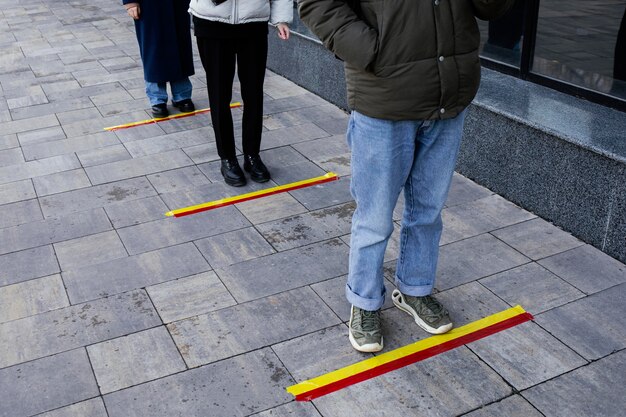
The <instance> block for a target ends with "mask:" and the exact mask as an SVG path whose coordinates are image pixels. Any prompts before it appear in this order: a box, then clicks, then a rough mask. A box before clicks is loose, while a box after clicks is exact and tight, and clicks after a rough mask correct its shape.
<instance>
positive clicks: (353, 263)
mask: <svg viewBox="0 0 626 417" xmlns="http://www.w3.org/2000/svg"><path fill="white" fill-rule="evenodd" d="M464 119H465V111H463V112H462V113H461V114H460V115H458V116H457V117H455V118H453V119H447V120H426V121H423V120H407V121H390V120H381V119H374V118H371V117H368V116H365V115H363V114H360V113H358V112H355V111H353V112H352V115H351V116H350V122H349V125H348V135H347V139H348V146H350V149H351V151H352V157H351V167H352V180H351V184H350V191H351V192H352V196H353V197H354V199H355V200H356V203H357V208H356V211H355V212H354V215H353V217H352V237H351V239H350V265H349V273H348V283H347V285H346V297H347V298H348V301H349V302H350V303H351V304H354V305H355V306H357V307H359V308H362V309H365V310H370V311H373V310H378V309H379V308H381V307H382V305H383V303H384V301H385V286H384V278H383V257H384V254H385V249H386V247H387V241H388V240H389V237H390V236H391V233H392V232H393V219H392V216H393V210H394V208H395V205H396V202H397V201H398V197H399V195H400V191H401V190H402V189H404V197H405V207H404V213H403V216H402V228H401V232H400V253H399V255H398V263H397V268H396V279H395V281H396V286H397V288H398V289H399V290H400V292H402V293H404V294H407V295H413V296H424V295H428V294H430V293H431V292H432V289H433V286H434V283H435V273H436V269H437V259H438V255H439V239H440V237H441V230H442V223H441V210H442V209H443V206H444V204H445V201H446V198H447V195H448V190H449V189H450V183H451V181H452V175H453V173H454V166H455V164H456V158H457V154H458V150H459V145H460V143H461V136H462V134H463V121H464Z"/></svg>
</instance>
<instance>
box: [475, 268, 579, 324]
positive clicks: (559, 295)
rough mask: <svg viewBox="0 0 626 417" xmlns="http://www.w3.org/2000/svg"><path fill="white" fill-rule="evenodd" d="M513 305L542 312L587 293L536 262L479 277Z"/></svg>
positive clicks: (536, 312) (532, 311)
mask: <svg viewBox="0 0 626 417" xmlns="http://www.w3.org/2000/svg"><path fill="white" fill-rule="evenodd" d="M480 283H481V284H482V285H484V286H485V287H487V288H489V289H490V290H491V291H493V292H494V293H495V294H497V295H498V296H499V297H500V298H502V299H503V300H505V301H506V302H507V303H509V304H510V305H512V306H514V305H516V304H520V305H521V306H522V307H524V308H525V309H526V310H527V311H529V312H531V313H532V314H539V313H542V312H544V311H546V310H550V309H552V308H554V307H558V306H561V305H563V304H567V303H569V302H571V301H574V300H576V299H579V298H582V297H584V296H585V294H584V293H582V292H581V291H579V290H577V289H576V288H574V287H572V286H571V285H570V284H568V283H567V282H565V281H563V280H562V279H561V278H559V277H557V276H556V275H554V274H553V273H551V272H550V271H548V270H547V269H545V268H542V267H541V266H540V265H537V264H536V263H532V264H526V265H522V266H520V267H518V268H514V269H511V270H509V271H505V272H501V273H499V274H495V275H492V276H490V277H487V278H484V279H482V280H480Z"/></svg>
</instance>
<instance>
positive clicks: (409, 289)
mask: <svg viewBox="0 0 626 417" xmlns="http://www.w3.org/2000/svg"><path fill="white" fill-rule="evenodd" d="M395 281H396V282H395V284H396V288H397V289H398V290H399V291H400V292H401V293H402V294H404V295H410V296H413V297H424V296H425V295H430V294H432V292H433V286H434V284H430V285H406V284H405V283H403V282H402V281H400V280H399V279H398V277H396V280H395Z"/></svg>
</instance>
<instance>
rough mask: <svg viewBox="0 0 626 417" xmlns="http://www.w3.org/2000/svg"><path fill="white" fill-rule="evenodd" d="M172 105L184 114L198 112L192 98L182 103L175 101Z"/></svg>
mask: <svg viewBox="0 0 626 417" xmlns="http://www.w3.org/2000/svg"><path fill="white" fill-rule="evenodd" d="M172 105H173V106H174V107H176V108H177V109H178V110H180V111H181V112H183V113H189V112H192V111H194V110H196V106H194V105H193V101H191V99H190V98H187V99H185V100H181V101H173V102H172Z"/></svg>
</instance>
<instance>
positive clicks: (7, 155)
mask: <svg viewBox="0 0 626 417" xmlns="http://www.w3.org/2000/svg"><path fill="white" fill-rule="evenodd" d="M23 162H24V155H22V150H21V149H20V148H11V149H4V150H0V167H5V166H8V165H15V164H21V163H23Z"/></svg>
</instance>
